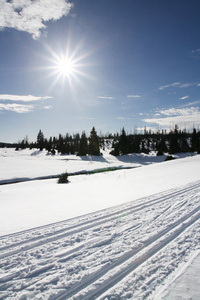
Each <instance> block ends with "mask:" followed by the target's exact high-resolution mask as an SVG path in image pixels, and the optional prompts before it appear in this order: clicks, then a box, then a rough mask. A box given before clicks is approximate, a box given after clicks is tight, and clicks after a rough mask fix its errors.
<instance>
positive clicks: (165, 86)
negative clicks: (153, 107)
mask: <svg viewBox="0 0 200 300" xmlns="http://www.w3.org/2000/svg"><path fill="white" fill-rule="evenodd" d="M179 85H180V82H174V83H171V84H166V85H162V86H160V87H159V88H158V89H159V90H164V89H166V88H169V87H174V86H179Z"/></svg>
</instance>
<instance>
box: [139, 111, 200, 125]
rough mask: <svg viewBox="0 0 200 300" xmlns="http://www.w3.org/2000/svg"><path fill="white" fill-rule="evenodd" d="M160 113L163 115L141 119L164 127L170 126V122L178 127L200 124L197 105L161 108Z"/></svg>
mask: <svg viewBox="0 0 200 300" xmlns="http://www.w3.org/2000/svg"><path fill="white" fill-rule="evenodd" d="M160 114H161V115H163V116H164V117H162V116H161V117H160V118H149V119H143V120H142V121H144V122H145V123H151V124H157V125H159V126H161V127H165V128H170V127H171V125H172V124H178V125H179V126H180V127H185V126H187V128H192V127H193V126H194V125H195V126H200V111H199V108H198V107H191V108H180V109H176V108H170V109H167V110H161V111H160ZM166 116H167V117H166Z"/></svg>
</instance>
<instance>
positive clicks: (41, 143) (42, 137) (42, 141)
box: [37, 129, 44, 151]
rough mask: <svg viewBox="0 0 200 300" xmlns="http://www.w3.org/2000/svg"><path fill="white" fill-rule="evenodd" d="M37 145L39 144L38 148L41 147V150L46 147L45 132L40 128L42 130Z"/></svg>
mask: <svg viewBox="0 0 200 300" xmlns="http://www.w3.org/2000/svg"><path fill="white" fill-rule="evenodd" d="M37 146H38V148H40V150H41V151H42V150H43V148H44V134H43V132H42V131H41V129H40V131H39V133H38V135H37Z"/></svg>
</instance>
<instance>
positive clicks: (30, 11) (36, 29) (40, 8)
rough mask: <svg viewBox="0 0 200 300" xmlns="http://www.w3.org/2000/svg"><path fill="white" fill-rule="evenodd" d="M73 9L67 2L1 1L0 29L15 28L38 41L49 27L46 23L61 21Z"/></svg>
mask: <svg viewBox="0 0 200 300" xmlns="http://www.w3.org/2000/svg"><path fill="white" fill-rule="evenodd" d="M72 7H73V4H71V3H69V2H67V1H65V0H40V1H31V0H12V1H11V2H7V1H5V0H0V29H4V28H14V29H17V30H19V31H25V32H28V33H29V34H31V35H32V37H33V38H34V39H37V38H39V37H40V35H41V32H42V30H44V29H45V28H46V27H47V26H46V25H45V24H44V22H47V21H50V20H54V21H56V20H59V19H61V18H62V17H63V16H66V15H68V14H69V11H70V10H71V8H72Z"/></svg>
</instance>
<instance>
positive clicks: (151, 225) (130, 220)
mask: <svg viewBox="0 0 200 300" xmlns="http://www.w3.org/2000/svg"><path fill="white" fill-rule="evenodd" d="M184 156H185V155H184ZM176 157H177V158H179V159H175V160H172V161H168V162H163V160H164V157H163V156H162V157H157V156H156V155H155V154H154V153H151V154H150V155H143V154H140V155H139V154H138V155H136V154H135V155H127V156H123V157H113V156H110V155H109V154H108V153H107V152H106V151H105V152H104V156H103V157H90V156H88V157H77V156H74V155H67V156H61V155H55V156H52V155H47V153H46V152H45V151H37V150H34V149H33V150H28V149H25V150H20V151H14V149H5V148H4V149H0V165H1V171H0V183H5V182H11V181H15V180H16V179H17V180H21V181H22V182H20V183H15V184H6V185H5V184H2V185H1V186H0V211H1V218H0V259H1V262H0V299H20V300H24V299H84V300H85V299H91V300H93V299H97V298H98V299H109V300H111V299H199V298H200V296H199V295H200V288H199V286H200V285H199V276H198V274H199V270H200V263H199V258H200V254H199V253H200V252H199V241H200V221H199V217H200V205H199V198H200V173H199V166H200V156H199V155H195V156H192V155H191V154H188V155H187V156H186V157H183V155H176ZM180 157H182V158H180ZM157 162H159V163H157ZM108 167H121V168H123V167H124V168H127V167H133V169H121V170H117V171H113V172H104V173H97V174H92V175H75V176H70V177H69V180H70V182H69V183H68V184H57V179H46V180H32V181H24V180H28V179H34V178H41V177H43V176H52V175H58V174H60V173H62V172H65V171H66V170H67V171H68V172H69V173H74V172H81V171H85V170H89V171H91V170H96V169H103V168H108ZM188 278H189V280H188Z"/></svg>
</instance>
